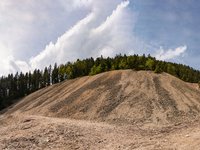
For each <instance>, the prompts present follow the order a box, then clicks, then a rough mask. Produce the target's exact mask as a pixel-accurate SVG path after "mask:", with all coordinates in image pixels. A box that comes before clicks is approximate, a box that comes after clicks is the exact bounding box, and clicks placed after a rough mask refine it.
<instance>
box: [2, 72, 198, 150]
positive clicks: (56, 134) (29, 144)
mask: <svg viewBox="0 0 200 150" xmlns="http://www.w3.org/2000/svg"><path fill="white" fill-rule="evenodd" d="M199 112H200V90H199V89H198V87H197V85H196V84H189V83H185V82H183V81H181V80H179V79H177V78H175V77H173V76H171V75H168V74H165V73H163V74H154V73H153V72H148V71H138V72H136V71H132V70H124V71H112V72H107V73H102V74H99V75H96V76H92V77H89V76H87V77H83V78H78V79H74V80H69V81H65V82H63V83H60V84H56V85H53V86H50V87H47V88H45V89H42V90H40V91H37V92H35V93H33V94H31V95H29V96H27V97H26V98H24V99H23V100H21V101H20V102H19V103H18V104H16V105H15V106H13V107H12V108H10V109H9V110H8V111H7V112H6V113H5V114H4V115H2V116H1V117H0V124H1V125H0V136H1V139H0V149H3V148H4V149H6V148H7V149H20V148H21V149H31V148H32V149H152V150H154V149H187V150H188V149H193V150H194V149H198V148H199V145H200V128H199V116H200V115H199Z"/></svg>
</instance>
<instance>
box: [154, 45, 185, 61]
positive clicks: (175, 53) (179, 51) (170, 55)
mask: <svg viewBox="0 0 200 150" xmlns="http://www.w3.org/2000/svg"><path fill="white" fill-rule="evenodd" d="M186 50H187V46H180V47H177V48H175V49H174V50H173V49H169V50H163V48H160V50H159V51H158V52H157V54H156V55H155V57H156V58H157V59H159V60H170V59H174V58H176V57H179V56H180V55H183V54H184V53H185V51H186Z"/></svg>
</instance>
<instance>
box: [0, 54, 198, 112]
mask: <svg viewBox="0 0 200 150" xmlns="http://www.w3.org/2000/svg"><path fill="white" fill-rule="evenodd" d="M119 69H134V70H151V71H154V72H155V73H162V72H166V73H169V74H171V75H173V76H175V77H177V78H179V79H181V80H183V81H186V82H192V83H198V82H199V81H200V71H198V70H195V69H193V68H191V67H189V66H185V65H182V64H176V63H171V62H164V61H159V60H156V59H155V58H153V57H151V56H150V55H148V56H147V57H146V56H145V55H142V56H138V55H132V56H126V55H124V56H122V55H117V56H116V57H114V58H109V57H108V58H103V57H99V58H97V59H96V60H94V59H93V58H89V59H84V60H79V59H78V60H77V61H76V62H73V63H71V62H68V63H67V64H65V65H63V64H61V65H60V66H57V64H55V65H54V67H53V68H52V67H51V65H50V66H49V67H45V69H44V70H39V69H35V70H34V71H33V72H27V73H25V74H24V73H22V72H21V73H16V74H15V75H13V74H9V75H8V76H7V77H5V76H3V77H1V79H0V110H1V109H4V108H6V107H8V106H10V105H11V104H13V103H14V101H15V100H16V99H18V98H21V97H23V96H25V95H28V94H30V93H32V92H34V91H36V90H38V89H41V88H44V87H47V86H49V85H51V84H55V83H59V82H62V81H64V80H66V79H73V78H76V77H82V76H86V75H95V74H98V73H101V72H105V71H111V70H119Z"/></svg>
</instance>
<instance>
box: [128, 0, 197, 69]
mask: <svg viewBox="0 0 200 150" xmlns="http://www.w3.org/2000/svg"><path fill="white" fill-rule="evenodd" d="M130 7H131V9H133V10H134V11H135V12H137V13H138V17H137V23H136V27H135V30H134V32H135V34H136V36H137V37H140V38H141V39H143V40H144V41H145V42H146V43H149V44H150V45H152V47H153V48H155V49H156V48H157V49H158V48H159V47H160V46H162V47H163V48H164V49H168V48H175V47H178V46H179V45H181V44H182V45H187V51H186V52H185V57H181V58H176V59H174V60H173V61H176V62H180V63H185V64H188V65H191V66H193V67H195V68H197V69H200V67H199V63H200V59H199V58H200V52H199V42H200V35H199V34H198V33H199V31H200V26H199V25H200V18H199V10H200V1H198V0H148V1H147V0H135V1H133V2H131V6H130ZM153 48H152V49H153Z"/></svg>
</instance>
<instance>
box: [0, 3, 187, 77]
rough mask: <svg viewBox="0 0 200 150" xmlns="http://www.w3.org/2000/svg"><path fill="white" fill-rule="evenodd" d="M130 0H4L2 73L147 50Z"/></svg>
mask: <svg viewBox="0 0 200 150" xmlns="http://www.w3.org/2000/svg"><path fill="white" fill-rule="evenodd" d="M128 5H129V1H127V0H73V1H72V0H57V1H56V2H55V1H54V0H42V1H41V0H28V1H24V0H16V1H13V0H1V1H0V18H1V19H0V25H1V26H0V32H1V34H0V65H1V66H2V67H1V68H0V75H1V74H8V73H10V72H16V71H28V70H33V69H35V68H39V69H43V68H44V67H45V66H48V65H50V64H54V63H55V62H57V63H58V64H60V63H65V62H67V61H74V60H76V59H78V58H88V57H98V56H100V55H103V56H114V55H116V54H119V53H122V54H124V53H126V54H133V53H134V52H135V53H137V54H143V53H145V47H147V44H146V43H145V42H143V41H141V40H140V39H139V38H137V37H135V36H134V33H133V31H134V27H135V23H136V16H137V14H135V12H133V11H130V9H129V7H128ZM22 7H23V9H22ZM48 43H49V44H48ZM186 49H187V47H186V46H185V47H180V48H177V49H175V50H167V51H164V50H160V51H159V53H158V54H157V55H156V56H157V58H158V59H163V60H165V59H171V58H174V57H177V56H179V55H180V54H182V53H184V51H185V50H186ZM139 50H140V51H139Z"/></svg>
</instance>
